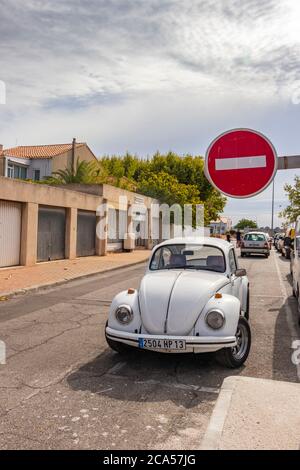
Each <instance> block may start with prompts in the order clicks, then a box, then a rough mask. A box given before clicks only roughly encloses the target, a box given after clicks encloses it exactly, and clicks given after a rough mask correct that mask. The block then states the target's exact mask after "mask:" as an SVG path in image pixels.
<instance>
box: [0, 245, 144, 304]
mask: <svg viewBox="0 0 300 470" xmlns="http://www.w3.org/2000/svg"><path fill="white" fill-rule="evenodd" d="M149 255H150V251H148V250H137V251H134V252H133V253H110V254H108V255H107V256H89V257H85V258H76V259H75V260H59V261H50V262H46V263H38V264H36V265H35V266H30V267H27V266H16V267H13V268H1V269H0V296H2V297H5V296H9V295H12V294H14V293H22V291H24V292H25V291H26V290H30V289H36V288H38V287H43V286H48V285H51V284H60V283H63V282H66V281H69V280H71V279H76V278H79V277H85V276H88V275H91V274H96V273H101V272H104V271H109V270H112V269H117V268H123V267H125V266H131V265H134V264H138V263H142V262H143V261H146V260H147V259H148V258H149ZM0 300H5V298H4V299H3V298H2V299H0Z"/></svg>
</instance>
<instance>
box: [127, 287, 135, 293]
mask: <svg viewBox="0 0 300 470" xmlns="http://www.w3.org/2000/svg"><path fill="white" fill-rule="evenodd" d="M127 293H128V294H134V293H135V289H132V288H131V287H130V288H129V289H128V291H127Z"/></svg>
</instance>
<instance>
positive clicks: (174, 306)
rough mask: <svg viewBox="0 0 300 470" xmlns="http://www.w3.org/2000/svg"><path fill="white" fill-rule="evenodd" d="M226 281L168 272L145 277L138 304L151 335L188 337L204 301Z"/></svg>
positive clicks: (207, 274)
mask: <svg viewBox="0 0 300 470" xmlns="http://www.w3.org/2000/svg"><path fill="white" fill-rule="evenodd" d="M228 282H229V280H228V278H227V277H226V276H225V275H224V274H218V273H213V272H209V271H187V270H181V271H180V270H170V271H157V272H155V273H149V274H146V275H145V276H144V278H143V280H142V282H141V286H140V291H139V301H140V310H141V317H142V323H143V325H144V327H145V329H146V330H147V332H148V333H150V334H169V335H188V334H189V333H190V332H191V330H192V329H193V326H194V324H195V323H196V321H197V319H198V317H199V315H200V313H201V311H202V309H203V308H204V306H205V304H206V303H207V301H208V300H209V299H210V298H211V297H212V296H213V295H214V294H215V293H216V291H218V290H219V289H221V288H222V287H223V286H224V285H226V284H228Z"/></svg>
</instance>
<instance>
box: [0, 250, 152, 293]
mask: <svg viewBox="0 0 300 470" xmlns="http://www.w3.org/2000/svg"><path fill="white" fill-rule="evenodd" d="M147 259H148V258H145V259H144V260H143V261H135V262H134V263H130V264H123V265H122V266H114V267H113V268H108V269H103V270H102V271H95V272H93V273H88V274H83V275H80V276H76V277H72V278H70V279H63V280H61V281H55V282H50V283H49V284H40V285H36V286H31V287H25V288H24V289H17V290H15V291H10V292H7V293H6V292H1V293H0V297H6V298H7V299H11V298H12V297H16V296H19V295H25V294H27V293H29V292H37V291H40V290H44V289H45V290H46V289H49V288H51V287H58V286H61V285H63V284H68V283H69V282H72V281H77V280H81V279H88V278H89V277H92V276H97V275H99V274H105V273H110V272H113V271H117V270H118V269H123V268H130V267H131V266H138V265H139V264H144V263H145V262H146V261H147Z"/></svg>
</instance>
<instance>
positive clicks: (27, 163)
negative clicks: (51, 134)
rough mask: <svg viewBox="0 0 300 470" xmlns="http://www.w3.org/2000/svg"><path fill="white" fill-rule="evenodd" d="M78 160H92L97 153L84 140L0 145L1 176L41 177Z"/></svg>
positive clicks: (17, 177)
mask: <svg viewBox="0 0 300 470" xmlns="http://www.w3.org/2000/svg"><path fill="white" fill-rule="evenodd" d="M77 159H79V160H80V161H82V160H86V161H93V160H96V156H95V155H94V154H93V152H92V151H91V149H90V148H89V147H88V145H87V144H86V143H79V142H78V143H77V142H76V141H75V139H74V140H73V142H71V143H69V144H53V145H33V146H32V145H30V146H19V147H13V148H9V149H3V146H2V145H0V176H6V177H8V178H14V179H32V180H42V179H44V178H46V177H48V176H51V174H52V173H53V172H55V171H57V170H64V169H65V168H72V165H75V164H76V161H77Z"/></svg>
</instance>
